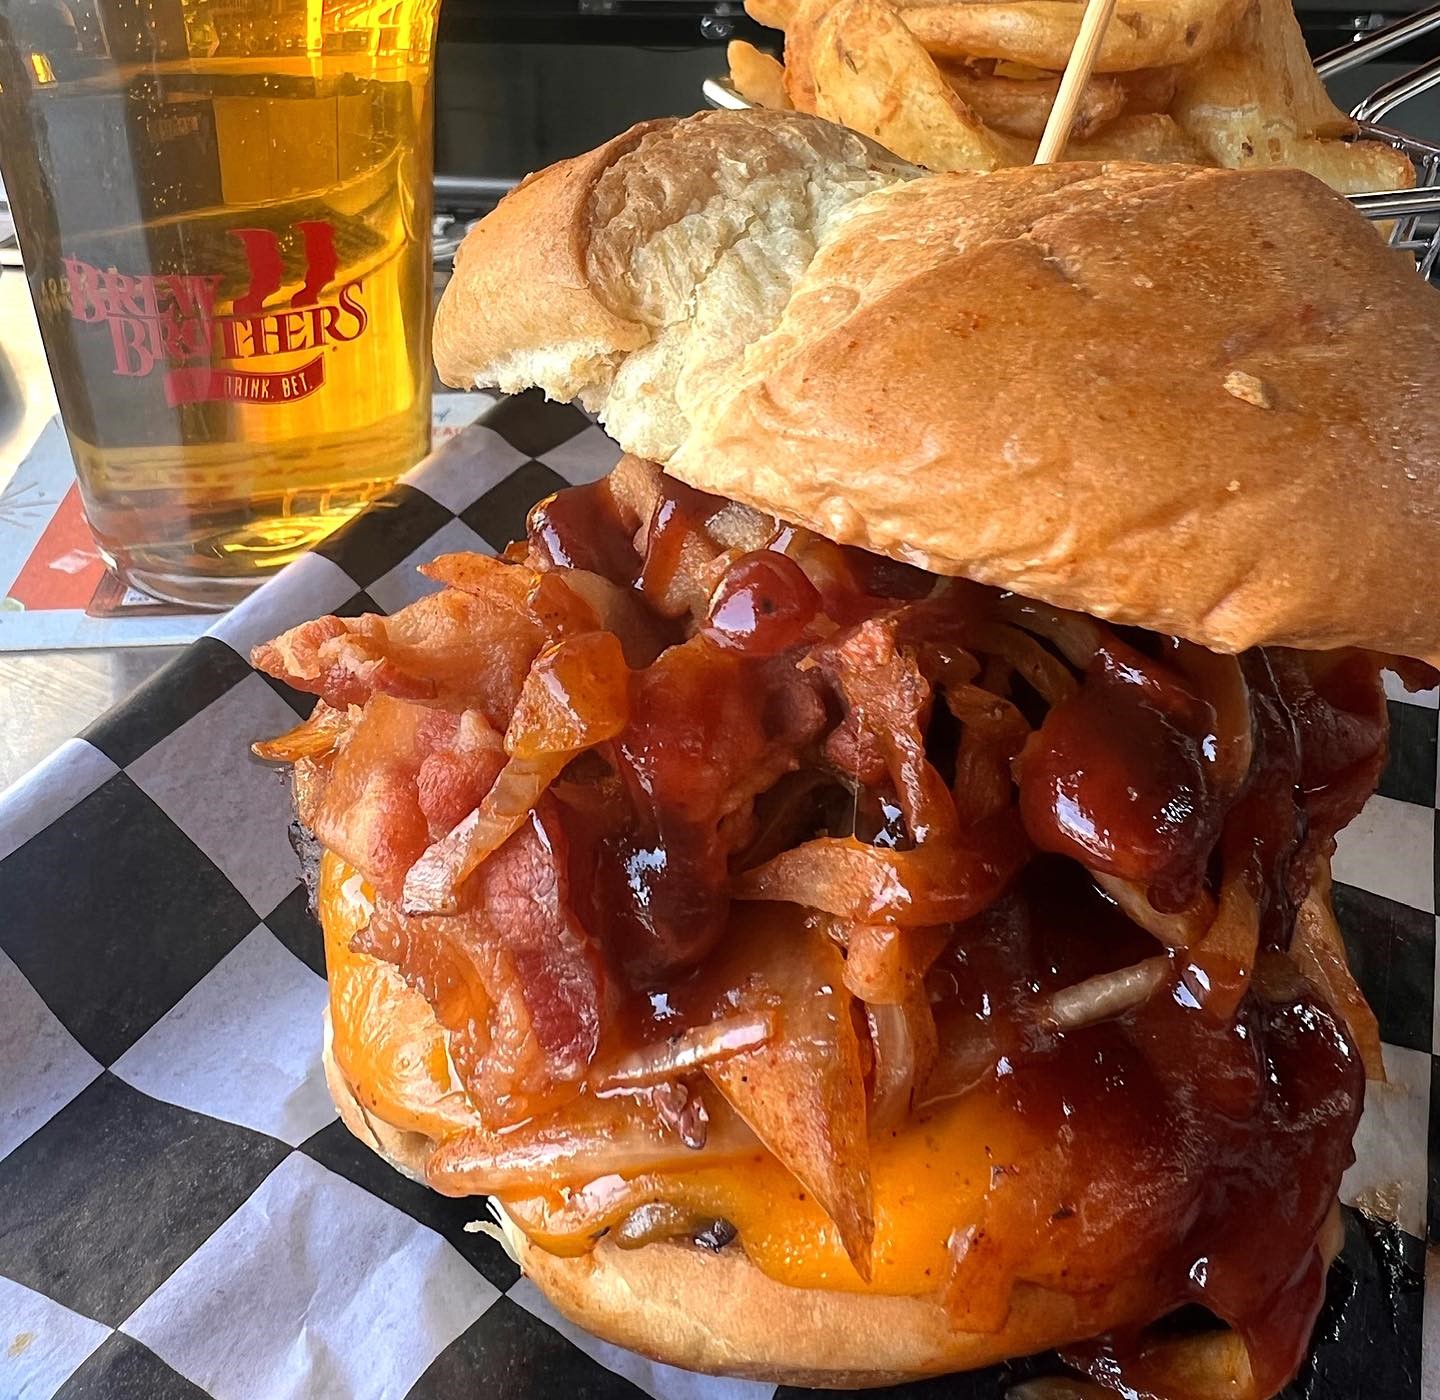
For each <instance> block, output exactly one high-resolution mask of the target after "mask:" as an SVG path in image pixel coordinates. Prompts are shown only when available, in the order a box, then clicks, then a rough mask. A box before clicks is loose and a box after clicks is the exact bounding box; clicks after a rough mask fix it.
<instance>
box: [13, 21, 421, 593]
mask: <svg viewBox="0 0 1440 1400" xmlns="http://www.w3.org/2000/svg"><path fill="white" fill-rule="evenodd" d="M437 3H438V0H394V3H386V4H372V3H365V2H364V0H361V2H360V3H343V2H339V3H337V2H336V0H0V164H3V171H4V177H5V184H6V188H7V190H8V193H9V196H10V202H11V207H12V209H13V211H14V216H15V221H16V224H17V227H18V232H19V237H20V245H21V253H22V255H23V257H24V260H25V266H26V271H27V275H28V277H29V279H30V285H31V291H32V294H33V296H34V299H35V306H36V310H37V313H38V315H39V319H40V325H41V330H42V333H43V336H44V339H45V346H46V353H47V355H48V357H49V361H50V366H51V370H52V373H53V376H54V379H55V387H56V392H57V395H58V397H59V401H60V407H61V412H62V415H63V417H64V420H65V427H66V431H67V433H68V434H69V438H70V444H71V447H72V449H73V452H74V456H75V465H76V469H77V472H78V475H79V480H80V488H81V492H82V496H83V500H84V504H85V509H86V514H87V516H88V517H89V520H90V524H91V527H92V529H93V531H94V533H95V537H96V540H97V542H98V544H99V546H100V549H101V551H102V553H104V555H105V556H106V558H107V560H108V561H109V562H110V563H111V564H112V565H113V566H114V567H115V568H116V569H117V570H118V571H119V572H120V573H121V575H122V576H124V577H125V578H127V579H129V580H130V581H132V582H134V583H135V584H137V585H138V586H140V587H141V588H144V589H145V590H147V591H148V592H151V593H154V594H157V595H158V596H161V597H168V598H174V599H179V600H182V601H188V602H196V603H201V604H209V605H217V606H221V605H225V604H227V603H230V602H233V601H234V600H235V599H236V598H237V597H238V596H240V595H241V594H243V592H244V591H245V590H246V589H248V588H249V587H251V586H252V585H253V584H254V583H255V582H257V581H258V580H259V578H260V577H262V576H263V575H264V574H265V573H267V572H268V571H270V570H273V569H275V568H276V567H278V566H279V565H281V564H284V563H286V562H287V561H288V560H290V559H292V558H294V557H295V556H296V555H297V554H299V553H301V552H302V551H304V550H305V549H307V548H309V547H310V546H311V545H313V544H315V543H316V542H317V541H318V540H319V539H321V538H322V537H323V536H324V535H326V534H328V533H329V532H330V531H331V530H333V529H334V528H335V527H336V526H337V525H339V524H341V523H342V522H343V521H344V520H346V519H347V518H348V517H350V516H351V515H353V514H354V513H355V512H356V511H357V510H359V509H360V508H361V507H362V506H363V505H364V504H365V503H366V502H367V501H368V500H370V499H371V498H373V497H374V496H375V495H377V494H379V493H380V492H382V491H384V490H385V489H386V488H387V487H388V486H389V485H390V484H391V483H392V482H393V481H394V480H395V478H396V477H397V476H398V475H399V474H400V473H401V472H403V471H404V470H406V469H407V468H408V467H410V466H412V465H413V464H414V463H415V462H416V461H418V460H419V458H420V457H421V456H423V455H424V453H425V451H426V448H427V446H428V443H429V432H430V372H429V356H428V344H429V326H430V309H431V285H432V284H431V271H430V239H429V225H430V179H431V170H430V162H431V124H432V109H431V81H430V75H431V56H432V50H433V43H434V29H435V11H436V5H437Z"/></svg>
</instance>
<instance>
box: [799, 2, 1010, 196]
mask: <svg viewBox="0 0 1440 1400" xmlns="http://www.w3.org/2000/svg"><path fill="white" fill-rule="evenodd" d="M811 60H812V63H813V75H814V82H815V92H816V109H815V110H816V111H817V112H818V113H819V114H820V115H821V116H822V117H829V118H830V119H831V120H832V121H837V122H843V123H844V124H845V125H846V126H848V127H851V128H853V129H854V130H855V131H859V132H862V133H863V134H865V135H866V136H873V137H874V138H875V139H876V140H877V141H879V142H880V144H881V145H882V146H886V147H888V148H889V149H890V150H892V151H894V152H895V154H896V155H898V156H902V157H904V158H905V159H906V160H911V161H914V162H915V163H916V164H917V165H923V166H925V167H926V168H927V169H930V170H994V169H996V168H998V167H999V166H1002V165H1014V164H1017V163H1018V162H1019V160H1021V159H1023V156H1022V154H1021V152H1020V148H1019V147H1018V146H1016V145H1015V144H1014V143H1013V142H1011V141H1010V140H1009V139H1008V138H1006V137H1005V136H1003V135H1001V134H1000V133H998V132H992V131H990V130H988V129H987V128H986V127H985V125H984V123H983V122H982V121H981V120H980V118H979V117H977V116H976V115H975V113H974V112H972V111H971V110H970V108H969V107H968V106H966V104H965V103H964V101H963V100H962V99H961V98H960V97H959V96H958V95H957V94H956V93H955V92H954V90H953V89H952V88H951V87H950V85H949V84H948V83H947V82H946V81H945V78H944V75H943V74H942V73H941V72H940V70H939V69H938V68H937V67H936V66H935V61H934V60H933V59H932V58H931V57H930V55H929V54H927V53H926V52H925V50H924V49H923V48H921V46H920V44H919V42H918V41H917V40H916V39H915V37H914V36H913V35H912V34H911V33H910V31H909V30H908V29H906V27H905V25H904V24H903V23H902V22H901V19H900V17H899V15H898V14H897V13H896V12H895V11H894V10H893V9H892V8H891V7H890V6H889V5H886V4H883V3H881V0H841V3H840V4H838V5H836V6H835V7H834V8H833V9H831V10H830V12H829V13H828V14H826V15H825V17H824V18H823V20H822V21H821V23H820V25H819V27H818V29H817V31H816V35H815V44H814V50H813V53H812V54H811Z"/></svg>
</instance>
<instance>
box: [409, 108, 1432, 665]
mask: <svg viewBox="0 0 1440 1400" xmlns="http://www.w3.org/2000/svg"><path fill="white" fill-rule="evenodd" d="M1435 298H1436V293H1435V291H1434V290H1433V289H1431V288H1430V287H1428V286H1426V285H1425V284H1424V283H1423V282H1422V281H1421V279H1420V278H1419V277H1418V276H1416V274H1415V271H1414V268H1413V265H1412V263H1411V262H1410V261H1409V260H1408V259H1407V258H1406V257H1404V256H1403V255H1401V254H1398V253H1395V252H1392V251H1391V250H1389V249H1387V248H1386V247H1385V245H1384V243H1383V242H1382V241H1381V239H1380V238H1379V237H1378V236H1377V233H1376V230H1375V228H1374V227H1373V226H1372V225H1370V224H1369V223H1368V222H1367V221H1366V220H1365V219H1364V218H1362V217H1361V216H1360V215H1358V214H1357V213H1355V211H1354V210H1353V209H1351V208H1350V207H1349V206H1348V205H1347V204H1346V202H1345V201H1344V199H1343V198H1341V197H1340V196H1339V195H1336V194H1334V193H1332V192H1331V191H1330V190H1328V189H1327V188H1326V187H1325V186H1324V185H1322V184H1321V183H1320V182H1319V181H1318V180H1315V179H1313V178H1312V177H1310V176H1308V175H1305V174H1302V173H1300V172H1298V171H1294V170H1286V169H1262V170H1246V171H1232V170H1219V169H1208V168H1201V167H1189V166H1147V165H1133V164H1106V165H1061V166H1047V167H1023V168H1016V169H1008V170H1000V171H996V172H993V173H990V174H947V175H929V176H924V175H921V174H919V172H917V171H915V170H914V168H913V167H909V166H906V165H905V164H904V163H903V162H901V161H898V160H896V159H894V158H893V157H890V156H888V155H887V154H886V153H884V152H883V151H881V150H880V149H879V148H878V147H876V146H875V145H874V144H873V143H871V142H869V141H866V140H865V139H864V138H862V137H859V136H857V135H855V134H854V133H852V132H848V131H845V130H843V129H841V128H838V127H834V126H831V125H829V124H827V123H824V122H822V121H820V120H819V119H818V118H813V117H807V116H804V115H802V114H798V113H793V112H773V111H747V112H713V113H706V114H702V115H699V116H696V117H690V118H685V119H679V120H665V121H658V122H651V123H647V124H644V125H642V126H638V127H635V128H633V129H632V130H631V131H629V132H627V133H625V135H623V136H621V137H618V138H616V139H615V140H614V141H611V142H609V143H608V144H607V145H605V146H602V147H600V148H599V149H598V150H596V151H594V152H591V153H590V154H588V155H585V156H581V157H578V158H576V159H574V160H571V161H566V162H562V163H561V164H559V165H556V166H552V167H551V168H550V169H548V170H546V171H543V172H541V173H540V174H539V175H536V176H534V177H532V178H531V179H530V180H528V181H527V182H526V183H525V184H524V185H522V186H521V187H520V188H519V189H518V190H517V191H516V192H515V193H513V194H512V195H511V196H509V197H508V198H507V199H505V200H504V201H503V202H502V203H501V204H500V206H499V207H498V208H497V209H496V210H495V212H494V213H492V214H491V215H490V216H489V217H488V218H486V219H485V220H483V221H482V222H481V223H480V224H479V225H478V226H477V227H476V229H475V230H474V231H472V233H471V234H470V236H469V237H468V238H467V239H466V241H465V243H464V244H463V245H462V247H461V249H460V252H459V254H458V256H457V258H456V268H455V276H454V278H453V280H452V282H451V284H450V287H449V288H448V289H447V291H446V294H445V296H444V298H443V300H442V302H441V305H440V308H439V312H438V315H437V321H436V329H435V359H436V364H437V366H438V367H439V370H440V373H441V376H442V378H444V379H445V380H446V382H448V383H450V384H454V385H463V386H466V387H469V386H475V385H487V386H488V385H493V386H498V387H499V388H501V389H503V390H506V391H511V392H513V391H518V390H520V389H523V388H526V387H528V386H530V385H538V386H539V387H541V388H542V389H544V390H545V392H546V393H547V394H549V395H551V396H552V397H555V398H560V399H570V398H575V397H579V398H581V399H582V401H583V402H585V403H586V405H587V406H588V407H591V408H592V409H594V410H596V411H598V413H599V415H600V417H601V419H602V421H603V422H604V424H605V426H606V428H607V429H608V430H609V432H610V433H611V435H612V436H613V437H614V438H616V440H617V441H618V442H619V443H620V445H621V446H622V447H624V448H625V449H626V450H627V451H630V452H634V453H636V454H638V455H641V456H645V457H650V458H652V459H654V460H656V461H658V462H660V463H662V464H663V465H664V466H665V467H666V468H667V470H669V471H670V472H672V473H673V474H674V475H676V476H677V477H679V478H681V479H682V480H684V481H687V482H689V483H690V484H692V485H694V486H697V487H700V488H702V489H704V490H707V491H713V492H716V493H718V494H721V495H725V496H728V497H732V498H734V499H737V500H740V501H744V502H746V503H748V504H750V505H753V506H756V507H758V508H760V509H763V510H766V511H770V512H773V513H774V514H776V515H779V516H782V517H784V518H786V519H788V520H792V521H795V522H797V523H800V524H803V525H806V526H809V527H810V528H813V529H816V530H819V531H820V532H822V533H824V534H826V535H828V536H829V537H830V538H832V539H834V540H837V541H839V542H841V543H845V544H854V545H859V546H861V547H863V548H866V549H871V550H875V551H878V552H881V553H885V554H889V555H892V556H894V557H896V558H900V559H904V560H907V561H909V562H911V563H915V564H918V565H920V566H921V567H924V568H928V569H932V570H934V571H936V572H939V573H947V574H959V575H964V576H966V577H969V578H973V579H976V580H978V581H980V582H982V583H988V584H993V585H996V586H999V587H1005V588H1012V589H1014V590H1015V591H1017V592H1020V593H1024V594H1026V595H1029V596H1031V597H1035V598H1040V599H1044V600H1046V601H1049V602H1051V603H1054V604H1057V605H1059V606H1063V607H1069V608H1076V609H1079V610H1081V611H1084V612H1088V613H1092V614H1094V615H1096V616H1099V617H1103V618H1108V619H1112V620H1114V621H1117V622H1121V623H1128V624H1133V625H1136V626H1141V627H1146V628H1150V629H1154V630H1158V631H1163V632H1170V633H1174V634H1176V635H1179V636H1184V637H1188V638H1189V639H1191V640H1193V641H1195V642H1198V643H1200V644H1201V645H1204V646H1208V647H1210V648H1212V649H1214V650H1218V651H1239V650H1242V649H1244V648H1246V647H1250V646H1256V645H1285V646H1296V647H1305V648H1327V647H1337V646H1346V645H1354V646H1364V647H1370V648H1374V649H1376V650H1380V651H1387V652H1394V653H1398V654H1401V655H1406V656H1412V657H1417V658H1420V659H1423V660H1429V661H1436V660H1440V610H1437V609H1435V608H1433V607H1432V606H1430V602H1429V592H1430V587H1431V579H1432V576H1433V574H1434V571H1435V568H1436V566H1437V564H1440V314H1437V313H1440V303H1437V301H1436V299H1435Z"/></svg>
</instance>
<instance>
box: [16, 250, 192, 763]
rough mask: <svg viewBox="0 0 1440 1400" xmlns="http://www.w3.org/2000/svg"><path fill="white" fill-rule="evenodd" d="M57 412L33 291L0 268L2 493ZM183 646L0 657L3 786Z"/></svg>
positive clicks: (19, 274) (18, 277)
mask: <svg viewBox="0 0 1440 1400" xmlns="http://www.w3.org/2000/svg"><path fill="white" fill-rule="evenodd" d="M55 412H56V405H55V391H54V388H53V387H52V385H51V382H50V369H49V366H48V365H47V364H46V363H45V351H44V348H43V347H42V345H41V343H40V328H39V326H38V325H37V324H36V322H35V310H34V307H33V306H32V305H31V303H30V289H29V287H28V286H27V284H26V282H25V274H24V273H23V272H22V271H21V269H20V268H18V267H16V266H13V265H7V266H4V267H0V491H3V490H4V489H5V487H6V486H7V485H8V484H9V481H10V478H11V477H12V476H14V474H15V471H16V468H17V467H18V466H19V465H20V463H21V462H22V461H23V460H24V459H25V454H26V453H27V452H28V451H29V450H30V447H31V446H32V444H33V443H34V441H35V439H36V437H37V436H38V435H39V433H40V430H41V428H43V427H44V426H45V424H46V423H48V422H49V421H50V419H51V417H52V416H53V415H54V414H55ZM182 650H183V648H181V647H124V648H115V649H113V650H104V649H99V650H89V651H16V652H0V716H3V723H0V788H5V787H7V786H9V784H10V783H12V782H14V781H15V780H16V779H17V778H19V777H21V776H22V775H23V774H24V773H26V772H27V771H28V770H29V769H30V768H32V767H34V765H35V764H36V763H38V762H39V761H40V760H41V759H42V758H44V757H45V755H46V754H48V753H49V752H50V751H51V749H53V748H55V747H56V746H57V745H58V744H60V743H62V742H63V741H64V740H66V739H68V738H70V737H71V735H74V734H78V733H79V732H80V730H82V729H84V728H85V726H86V725H88V724H89V723H91V721H93V720H95V719H98V718H99V717H100V716H101V715H102V714H104V713H105V711H106V710H108V709H109V708H110V707H111V706H112V705H113V704H115V702H116V701H117V700H121V699H123V698H124V697H125V696H127V695H129V694H130V692H131V691H133V690H134V689H135V687H136V686H138V685H139V684H140V683H141V682H142V681H144V680H145V679H146V678H147V677H149V676H151V675H153V674H154V673H155V672H156V671H158V670H159V669H160V667H162V666H163V665H165V663H166V662H167V661H169V660H170V659H171V658H172V657H174V656H177V655H179V653H180V652H181V651H182Z"/></svg>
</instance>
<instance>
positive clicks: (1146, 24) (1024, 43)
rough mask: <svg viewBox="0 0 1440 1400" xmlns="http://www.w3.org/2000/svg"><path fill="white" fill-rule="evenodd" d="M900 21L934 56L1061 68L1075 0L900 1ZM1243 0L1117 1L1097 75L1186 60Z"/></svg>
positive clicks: (1214, 38) (1218, 33)
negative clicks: (990, 59)
mask: <svg viewBox="0 0 1440 1400" xmlns="http://www.w3.org/2000/svg"><path fill="white" fill-rule="evenodd" d="M898 8H899V9H900V10H901V13H902V15H903V17H904V20H905V23H906V24H907V25H908V26H909V27H910V30H911V32H912V33H913V34H914V35H915V36H916V37H917V38H918V39H919V40H920V42H921V43H922V44H923V45H924V46H925V48H926V49H928V50H929V51H930V52H931V53H933V54H940V55H944V56H947V57H953V58H964V57H970V58H1003V59H1010V60H1012V61H1013V62H1017V63H1028V64H1031V65H1033V66H1034V67H1036V68H1048V69H1054V70H1056V71H1063V69H1064V67H1065V64H1066V61H1067V60H1068V59H1069V57H1070V50H1071V49H1072V48H1073V47H1074V46H1075V39H1076V37H1077V35H1078V34H1079V32H1080V17H1081V15H1082V14H1083V13H1084V10H1085V7H1084V5H1083V4H1081V3H1080V0H964V3H961V4H935V3H933V0H930V3H925V2H924V0H919V2H918V3H917V0H900V4H899V5H898ZM1244 9H1245V0H1118V3H1117V4H1116V7H1115V14H1114V17H1113V18H1112V19H1111V21H1110V26H1109V28H1108V29H1107V30H1106V31H1105V39H1104V42H1103V43H1102V44H1101V46H1100V54H1099V57H1098V58H1097V59H1096V61H1095V71H1096V72H1097V73H1124V72H1132V71H1134V70H1135V69H1139V68H1155V67H1159V66H1161V65H1162V64H1170V63H1190V62H1193V61H1194V60H1195V59H1197V58H1199V57H1200V56H1201V55H1203V54H1206V53H1208V52H1209V51H1210V50H1211V49H1213V48H1216V47H1217V46H1218V45H1220V44H1221V43H1223V42H1224V41H1225V40H1226V39H1228V38H1229V36H1230V34H1231V32H1232V31H1233V30H1234V28H1235V26H1236V24H1237V23H1238V22H1239V20H1240V16H1241V15H1242V13H1243V12H1244Z"/></svg>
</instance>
